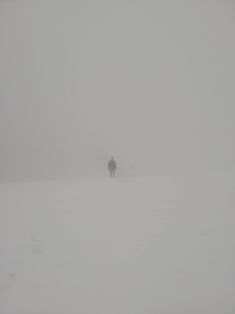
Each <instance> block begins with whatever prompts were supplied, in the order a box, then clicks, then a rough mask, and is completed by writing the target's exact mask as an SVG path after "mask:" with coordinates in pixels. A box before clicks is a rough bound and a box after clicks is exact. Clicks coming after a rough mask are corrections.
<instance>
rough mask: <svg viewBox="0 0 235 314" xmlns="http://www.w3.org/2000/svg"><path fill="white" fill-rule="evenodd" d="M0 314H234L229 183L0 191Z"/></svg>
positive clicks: (146, 182)
mask: <svg viewBox="0 0 235 314" xmlns="http://www.w3.org/2000/svg"><path fill="white" fill-rule="evenodd" d="M0 263H1V264H0V313H1V314H234V313H235V177H234V176H233V175H221V174H216V175H205V176H200V175H191V176H190V175H184V176H183V175H182V176H161V177H160V176H159V177H157V176H156V177H142V178H127V179H125V178H118V179H116V180H111V179H108V178H93V179H92V178H90V179H81V180H77V181H60V182H59V181H54V182H53V181H50V182H49V181H48V182H35V183H7V184H1V185H0Z"/></svg>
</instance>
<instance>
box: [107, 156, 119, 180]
mask: <svg viewBox="0 0 235 314" xmlns="http://www.w3.org/2000/svg"><path fill="white" fill-rule="evenodd" d="M108 170H109V174H110V177H111V178H115V171H116V170H117V163H116V161H115V160H114V158H113V157H112V158H111V159H110V161H109V163H108Z"/></svg>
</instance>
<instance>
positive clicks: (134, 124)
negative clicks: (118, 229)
mask: <svg viewBox="0 0 235 314" xmlns="http://www.w3.org/2000/svg"><path fill="white" fill-rule="evenodd" d="M234 35H235V3H234V2H233V1H232V0H231V1H223V0H221V1H209V0H208V1H207V0H203V1H201V0H195V1H189V0H178V1H175V0H171V1H160V0H159V1H148V0H147V1H130V0H125V1H124V0H119V1H108V0H106V1H105V0H100V1H97V0H95V1H75V0H66V1H65V0H64V1H62V0H40V1H36V0H32V1H30V0H28V1H27V0H1V1H0V127H1V132H0V145H1V153H0V179H1V180H8V179H38V178H40V179H41V178H52V177H73V176H74V177H76V176H79V175H81V174H82V175H84V174H88V173H89V174H90V173H93V174H94V173H104V171H106V162H107V161H108V159H109V158H110V156H111V155H114V156H115V157H116V158H117V160H118V161H119V167H120V168H121V173H122V174H123V175H135V174H140V173H142V174H143V173H152V172H154V173H172V172H192V171H234V170H235V166H234V165H235V164H234V160H235V148H234V131H235V126H234V114H235V106H234V102H235V58H234V56H235V36H234Z"/></svg>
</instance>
